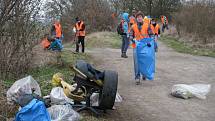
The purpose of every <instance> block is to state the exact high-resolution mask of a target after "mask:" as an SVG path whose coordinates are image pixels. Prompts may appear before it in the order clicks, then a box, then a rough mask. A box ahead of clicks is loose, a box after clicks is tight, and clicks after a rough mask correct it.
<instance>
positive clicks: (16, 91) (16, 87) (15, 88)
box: [7, 76, 41, 104]
mask: <svg viewBox="0 0 215 121" xmlns="http://www.w3.org/2000/svg"><path fill="white" fill-rule="evenodd" d="M33 93H34V94H36V95H38V96H41V90H40V86H39V84H38V83H37V81H36V80H34V79H33V77H32V76H27V77H25V78H23V79H20V80H18V81H16V82H15V83H14V84H13V85H12V86H11V87H10V88H9V90H8V91H7V101H8V103H9V104H15V103H17V101H18V99H19V98H20V97H21V96H24V95H26V94H33Z"/></svg>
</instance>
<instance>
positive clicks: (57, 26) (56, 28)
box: [51, 20, 63, 40]
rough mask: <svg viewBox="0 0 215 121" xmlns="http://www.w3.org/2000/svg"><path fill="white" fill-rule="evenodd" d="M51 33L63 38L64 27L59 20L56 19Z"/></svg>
mask: <svg viewBox="0 0 215 121" xmlns="http://www.w3.org/2000/svg"><path fill="white" fill-rule="evenodd" d="M51 35H55V37H56V38H57V39H60V40H62V37H63V34H62V27H61V24H60V22H59V21H58V20H56V21H55V22H54V24H53V26H52V28H51Z"/></svg>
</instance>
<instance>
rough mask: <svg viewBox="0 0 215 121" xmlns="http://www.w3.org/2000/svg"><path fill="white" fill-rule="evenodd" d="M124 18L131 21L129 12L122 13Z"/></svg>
mask: <svg viewBox="0 0 215 121" xmlns="http://www.w3.org/2000/svg"><path fill="white" fill-rule="evenodd" d="M122 19H123V20H124V21H126V22H129V14H128V13H123V14H122Z"/></svg>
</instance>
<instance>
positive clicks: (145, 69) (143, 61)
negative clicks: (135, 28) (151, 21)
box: [136, 38, 155, 80]
mask: <svg viewBox="0 0 215 121" xmlns="http://www.w3.org/2000/svg"><path fill="white" fill-rule="evenodd" d="M136 63H137V66H138V67H137V68H138V69H137V70H138V72H137V73H140V74H142V75H143V76H145V77H146V78H147V79H148V80H153V79H154V73H155V50H154V40H153V39H152V38H144V39H142V40H140V41H136Z"/></svg>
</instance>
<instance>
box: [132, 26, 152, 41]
mask: <svg viewBox="0 0 215 121" xmlns="http://www.w3.org/2000/svg"><path fill="white" fill-rule="evenodd" d="M149 27H150V24H147V23H144V24H143V25H142V29H141V30H139V29H138V25H137V24H134V25H133V27H132V28H133V31H134V37H135V39H136V40H141V39H144V38H148V37H149V34H148V29H149Z"/></svg>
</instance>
